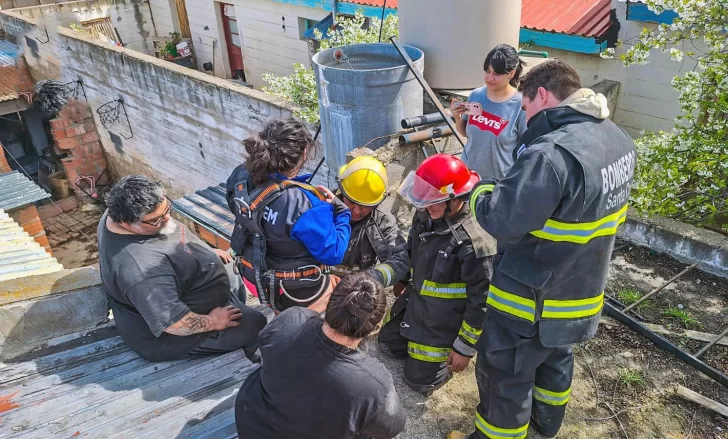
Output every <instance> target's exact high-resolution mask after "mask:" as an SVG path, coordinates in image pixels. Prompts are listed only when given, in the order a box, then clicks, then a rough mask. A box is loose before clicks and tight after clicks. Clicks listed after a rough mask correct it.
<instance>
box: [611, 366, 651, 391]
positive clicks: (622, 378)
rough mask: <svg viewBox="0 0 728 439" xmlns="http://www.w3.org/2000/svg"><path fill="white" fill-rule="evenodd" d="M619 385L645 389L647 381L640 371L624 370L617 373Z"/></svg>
mask: <svg viewBox="0 0 728 439" xmlns="http://www.w3.org/2000/svg"><path fill="white" fill-rule="evenodd" d="M617 377H618V379H619V383H620V384H622V385H623V386H624V387H644V385H645V384H646V380H645V377H644V375H642V372H641V371H639V370H638V369H632V368H623V369H619V372H618V373H617Z"/></svg>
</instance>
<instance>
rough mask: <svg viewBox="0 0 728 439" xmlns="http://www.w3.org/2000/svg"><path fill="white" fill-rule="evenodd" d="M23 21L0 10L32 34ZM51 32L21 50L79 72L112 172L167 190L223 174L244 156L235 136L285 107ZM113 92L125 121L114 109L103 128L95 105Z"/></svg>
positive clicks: (49, 67) (69, 74)
mask: <svg viewBox="0 0 728 439" xmlns="http://www.w3.org/2000/svg"><path fill="white" fill-rule="evenodd" d="M29 20H30V19H27V18H24V17H17V16H16V15H14V14H13V12H12V11H10V12H0V24H2V25H3V26H5V29H6V30H7V31H8V32H20V35H23V34H25V35H35V34H36V33H37V32H36V31H35V30H34V24H33V23H31V22H30V21H29ZM6 24H7V25H6ZM51 38H52V40H51V42H50V43H48V44H45V45H42V46H39V50H38V54H37V55H33V54H32V53H31V52H32V51H31V50H29V49H27V48H26V50H25V56H26V58H27V59H30V58H32V59H33V62H34V63H35V65H38V66H40V65H44V66H45V67H43V70H44V71H55V72H58V76H57V77H60V79H61V80H62V81H64V82H67V81H72V80H75V79H77V78H79V77H80V78H81V79H83V82H84V88H85V90H86V95H87V97H88V103H89V105H90V107H91V109H92V110H93V111H92V115H93V117H94V118H95V120H96V126H97V127H98V133H99V136H100V138H101V144H102V146H103V149H104V151H105V153H106V159H107V161H108V164H109V167H110V169H111V170H112V171H113V172H112V174H113V175H112V176H113V177H119V176H123V175H128V174H144V175H148V176H150V177H152V178H155V179H158V180H160V181H161V182H162V184H164V186H165V188H166V189H167V191H168V193H169V194H170V195H171V196H181V195H183V194H186V193H190V192H194V191H195V190H198V189H202V188H206V187H208V186H210V185H214V184H217V183H220V182H222V181H225V180H226V179H227V177H228V176H229V175H230V172H231V171H232V170H233V169H234V168H235V166H237V165H238V164H239V163H241V162H242V161H243V160H244V157H245V154H244V148H243V145H242V140H243V139H245V138H246V137H248V136H250V135H251V134H253V133H256V132H258V131H259V130H260V129H261V128H262V127H263V125H264V124H265V123H267V122H268V120H270V119H271V118H274V117H288V116H290V115H291V113H292V111H293V107H291V106H289V105H288V104H287V103H284V102H282V101H281V100H279V99H276V98H275V97H272V96H270V95H267V94H265V93H263V92H260V91H257V90H251V89H248V88H246V87H242V86H239V85H237V84H233V83H231V82H229V81H226V80H224V79H221V78H216V77H213V76H211V75H207V74H205V73H202V72H197V71H195V70H192V69H188V68H184V67H181V66H177V65H175V64H173V63H170V62H167V61H164V60H160V59H156V58H154V57H152V56H148V55H144V54H141V53H138V52H134V51H131V50H128V49H126V48H122V47H114V46H107V45H102V44H99V43H97V42H95V41H92V40H90V39H88V38H86V37H84V36H82V35H80V34H78V33H75V32H73V31H70V30H66V29H60V30H59V32H58V33H57V34H54V35H51ZM20 39H22V37H21V38H20ZM46 46H51V48H50V49H46V48H45V47H46ZM54 47H55V50H53V48H54ZM29 63H30V61H29ZM120 97H121V98H123V99H124V102H125V107H126V112H127V115H128V118H129V124H130V126H129V125H128V124H127V119H126V117H125V116H124V114H123V112H122V113H121V114H120V118H119V120H118V122H117V123H116V124H114V125H110V126H109V127H108V129H105V128H103V126H102V124H101V122H100V120H99V119H98V114H97V113H96V110H97V109H98V108H99V107H100V106H101V105H103V104H105V103H108V102H111V101H114V100H117V99H119V98H120ZM66 128H68V127H66ZM130 128H131V130H130ZM64 132H65V131H64ZM112 139H113V140H112ZM66 143H67V142H64V145H66ZM70 143H72V142H70ZM78 164H80V163H78Z"/></svg>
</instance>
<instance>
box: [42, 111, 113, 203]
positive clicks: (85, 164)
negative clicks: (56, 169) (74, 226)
mask: <svg viewBox="0 0 728 439" xmlns="http://www.w3.org/2000/svg"><path fill="white" fill-rule="evenodd" d="M50 124H51V135H52V136H53V141H54V142H55V145H56V147H57V148H58V149H60V150H61V151H64V152H67V153H68V155H67V156H66V157H65V158H63V159H61V165H62V166H63V170H64V171H65V173H66V178H67V179H68V182H69V183H70V184H71V188H72V189H73V191H74V193H75V194H76V197H77V198H78V199H79V200H81V202H83V201H88V198H89V197H88V196H87V195H86V194H85V193H84V192H83V191H82V190H81V189H80V188H79V187H78V186H76V180H77V179H78V177H80V176H89V177H94V179H95V180H97V182H98V183H100V184H108V183H109V176H108V173H104V174H103V175H102V172H103V171H104V169H106V168H107V166H108V165H107V163H106V157H105V155H104V151H103V149H102V147H101V142H100V141H99V134H98V132H97V130H96V122H95V121H94V118H93V115H92V113H91V108H90V107H89V106H88V104H87V103H86V102H80V101H76V100H70V101H69V103H68V105H66V106H65V107H64V108H63V110H61V111H60V112H59V113H58V117H56V118H55V119H51V121H50ZM99 177H101V178H100V179H99ZM84 187H86V186H84ZM87 191H88V192H90V191H89V189H87Z"/></svg>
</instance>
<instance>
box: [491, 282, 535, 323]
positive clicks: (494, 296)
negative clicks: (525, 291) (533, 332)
mask: <svg viewBox="0 0 728 439" xmlns="http://www.w3.org/2000/svg"><path fill="white" fill-rule="evenodd" d="M486 304H487V305H488V306H491V307H493V308H495V309H497V310H499V311H501V312H504V313H506V314H511V315H513V316H516V317H520V318H522V319H524V320H528V321H529V322H532V323H533V322H535V321H536V302H534V301H533V300H531V299H527V298H525V297H521V296H517V295H515V294H511V293H507V292H505V291H503V290H501V289H500V288H498V287H496V286H495V285H493V284H491V285H490V289H489V290H488V300H487V301H486Z"/></svg>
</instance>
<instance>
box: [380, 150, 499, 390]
mask: <svg viewBox="0 0 728 439" xmlns="http://www.w3.org/2000/svg"><path fill="white" fill-rule="evenodd" d="M479 180H480V177H479V176H478V174H477V173H476V172H474V171H470V170H469V169H468V168H467V166H465V164H464V163H463V162H462V161H461V160H460V159H459V158H457V157H455V156H452V155H449V154H435V155H433V156H431V157H429V158H427V159H426V160H425V161H424V162H422V164H421V165H420V166H419V167H418V168H417V170H416V171H414V172H410V174H409V175H408V176H407V178H406V179H405V181H404V182H403V183H402V185H401V186H400V188H399V191H398V192H399V193H400V195H402V196H403V197H404V198H405V199H406V200H407V201H408V202H410V203H412V204H413V205H414V206H416V207H417V208H418V210H417V213H416V214H415V217H414V219H413V222H412V228H411V229H410V233H409V237H408V239H407V251H408V252H409V255H410V273H409V276H408V278H406V280H405V281H402V282H400V283H399V284H397V285H395V287H394V292H395V295H396V296H398V297H397V300H396V301H395V303H394V305H392V309H391V310H390V311H389V313H387V315H386V316H385V323H384V326H383V327H382V329H381V331H380V333H379V344H380V347H381V348H382V350H384V351H385V352H386V353H388V354H390V355H393V356H395V357H401V358H406V360H405V361H406V362H405V367H404V378H405V382H407V384H408V385H409V386H410V387H412V388H413V389H414V390H416V391H418V392H420V393H423V394H425V395H429V394H431V393H432V392H434V391H435V390H437V389H438V388H440V387H441V386H442V385H444V384H445V383H446V382H447V381H448V380H449V379H450V377H451V376H452V373H453V372H460V371H462V370H464V369H465V368H466V367H467V366H468V364H469V362H470V359H471V358H472V357H473V355H475V343H476V342H477V341H478V338H479V337H480V333H481V327H482V323H483V316H484V308H485V300H486V294H487V291H488V287H489V285H490V277H491V271H492V257H493V255H494V254H495V253H496V242H495V240H494V239H493V238H492V237H491V236H490V235H488V234H487V233H486V232H485V231H484V230H483V229H482V228H480V227H478V224H477V222H476V221H474V218H473V215H471V214H470V206H469V204H468V200H467V197H468V194H469V193H470V191H471V189H472V188H473V186H475V184H476V183H478V181H479Z"/></svg>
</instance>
